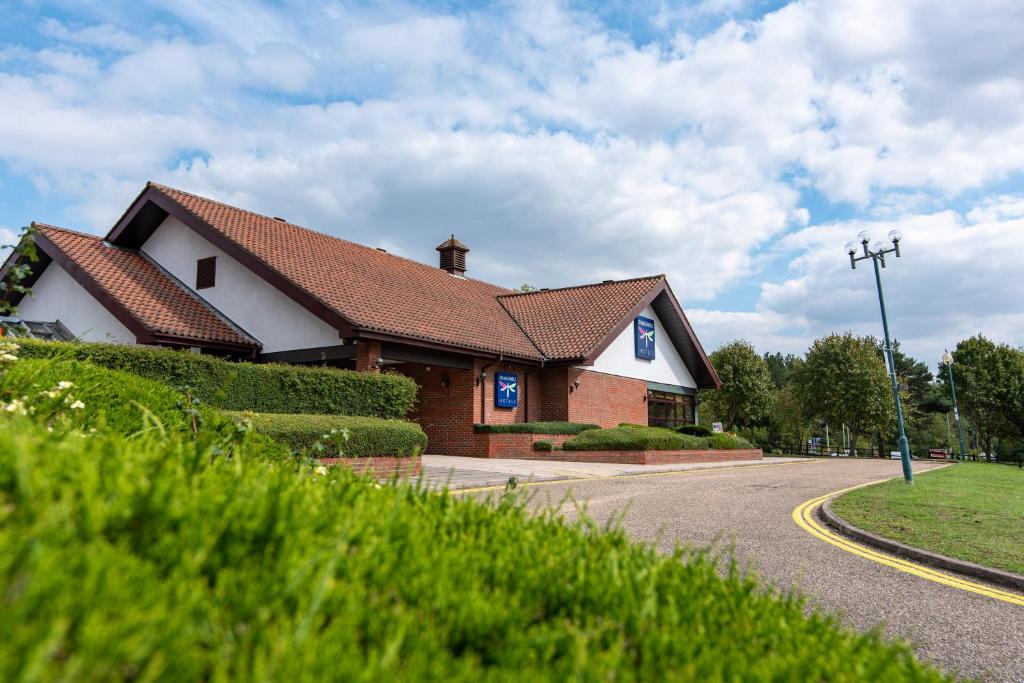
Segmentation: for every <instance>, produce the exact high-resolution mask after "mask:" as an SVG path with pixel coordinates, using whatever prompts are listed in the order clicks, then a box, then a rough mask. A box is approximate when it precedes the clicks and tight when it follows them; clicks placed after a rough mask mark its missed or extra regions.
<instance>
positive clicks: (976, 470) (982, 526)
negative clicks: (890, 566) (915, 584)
mask: <svg viewBox="0 0 1024 683" xmlns="http://www.w3.org/2000/svg"><path fill="white" fill-rule="evenodd" d="M832 508H833V509H834V510H835V511H836V512H837V513H838V514H839V515H840V516H841V517H843V518H844V519H846V520H847V521H849V522H850V523H851V524H854V525H856V526H859V527H860V528H862V529H866V530H867V531H871V532H873V533H876V534H878V535H880V536H884V537H886V538H891V539H893V540H896V541H900V542H901V543H906V544H907V545H912V546H915V547H917V548H924V549H926V550H931V551H933V552H937V553H941V554H943V555H948V556H949V557H956V558H959V559H961V560H968V561H970V562H976V563H977V564H982V565H985V566H988V567H995V568H997V569H1004V570H1007V571H1011V572H1015V573H1017V574H1024V470H1020V469H1017V468H1016V467H1006V466H1003V465H995V464H986V463H962V464H958V465H955V466H953V467H947V468H946V469H943V470H939V471H937V472H930V473H927V474H923V475H921V476H919V477H915V478H914V486H907V485H905V484H904V483H903V480H902V479H893V480H892V481H888V482H885V483H884V484H878V485H877V486H868V487H866V488H862V489H857V490H856V491H851V492H850V493H848V494H846V495H845V496H841V497H839V498H838V499H837V500H836V501H835V502H834V503H833V504H832Z"/></svg>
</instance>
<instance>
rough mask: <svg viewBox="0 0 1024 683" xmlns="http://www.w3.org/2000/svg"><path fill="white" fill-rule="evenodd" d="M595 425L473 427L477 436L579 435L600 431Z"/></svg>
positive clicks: (552, 423) (513, 424) (528, 423)
mask: <svg viewBox="0 0 1024 683" xmlns="http://www.w3.org/2000/svg"><path fill="white" fill-rule="evenodd" d="M600 428H601V427H600V426H598V425H594V424H585V423H581V422H513V423H512V424H504V425H492V424H480V423H477V424H475V425H473V431H474V432H476V433H477V434H579V433H580V432H585V431H587V430H588V429H600Z"/></svg>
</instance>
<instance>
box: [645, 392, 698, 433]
mask: <svg viewBox="0 0 1024 683" xmlns="http://www.w3.org/2000/svg"><path fill="white" fill-rule="evenodd" d="M647 424H649V425H651V426H652V427H678V426H679V425H688V424H693V396H686V395H684V394H673V393H670V392H667V391H653V390H651V391H648V392H647Z"/></svg>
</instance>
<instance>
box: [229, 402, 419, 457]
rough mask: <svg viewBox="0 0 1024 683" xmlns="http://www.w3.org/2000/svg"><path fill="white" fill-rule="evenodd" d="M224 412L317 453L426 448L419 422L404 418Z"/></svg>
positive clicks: (395, 451)
mask: <svg viewBox="0 0 1024 683" xmlns="http://www.w3.org/2000/svg"><path fill="white" fill-rule="evenodd" d="M228 415H229V416H230V417H232V418H233V419H235V420H236V421H238V422H249V423H250V424H252V426H253V428H254V429H255V430H256V431H257V432H258V433H260V434H263V435H265V436H268V437H270V438H272V439H274V440H275V441H279V442H281V443H283V444H284V445H286V446H288V447H289V448H291V449H294V450H296V451H306V450H310V452H311V454H312V455H317V456H318V457H336V456H339V455H344V456H346V457H350V458H354V457H366V456H371V455H394V456H402V457H406V456H415V455H420V454H421V453H423V451H424V450H426V448H427V435H426V434H424V433H423V430H422V429H420V426H419V425H418V424H416V423H414V422H406V421H405V420H381V419H379V418H375V417H348V416H343V415H277V414H274V413H262V414H261V413H252V412H232V413H228ZM342 430H346V431H347V433H348V438H347V439H344V438H342V437H341V431H342ZM318 445H319V446H320V447H322V450H321V449H320V448H318V447H317V446H318Z"/></svg>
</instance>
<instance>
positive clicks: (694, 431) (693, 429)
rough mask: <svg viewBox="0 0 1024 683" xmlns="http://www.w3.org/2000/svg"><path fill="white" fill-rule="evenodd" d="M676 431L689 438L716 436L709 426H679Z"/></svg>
mask: <svg viewBox="0 0 1024 683" xmlns="http://www.w3.org/2000/svg"><path fill="white" fill-rule="evenodd" d="M676 431H677V432H679V433H680V434H688V435H689V436H711V435H713V434H714V432H713V431H711V428H710V427H708V426H707V425H679V426H678V427H676Z"/></svg>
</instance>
